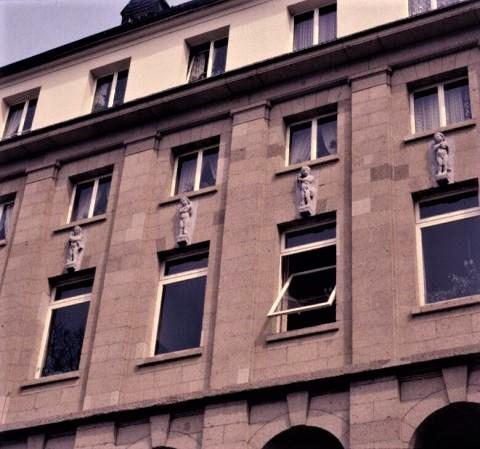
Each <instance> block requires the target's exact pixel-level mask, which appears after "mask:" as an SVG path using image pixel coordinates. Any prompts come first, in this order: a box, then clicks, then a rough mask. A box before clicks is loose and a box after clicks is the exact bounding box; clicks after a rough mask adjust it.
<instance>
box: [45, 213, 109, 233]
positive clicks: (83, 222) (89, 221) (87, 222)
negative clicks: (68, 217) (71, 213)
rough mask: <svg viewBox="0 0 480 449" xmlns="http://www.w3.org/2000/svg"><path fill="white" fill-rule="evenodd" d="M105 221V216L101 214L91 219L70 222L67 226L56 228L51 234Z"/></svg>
mask: <svg viewBox="0 0 480 449" xmlns="http://www.w3.org/2000/svg"><path fill="white" fill-rule="evenodd" d="M106 219H107V214H101V215H96V216H95V217H91V218H84V219H83V220H77V221H72V222H71V223H67V224H64V225H61V226H58V227H56V228H55V229H54V230H53V233H54V234H56V233H57V232H63V231H68V230H70V229H73V228H74V227H75V226H88V225H91V224H93V223H98V222H100V221H106Z"/></svg>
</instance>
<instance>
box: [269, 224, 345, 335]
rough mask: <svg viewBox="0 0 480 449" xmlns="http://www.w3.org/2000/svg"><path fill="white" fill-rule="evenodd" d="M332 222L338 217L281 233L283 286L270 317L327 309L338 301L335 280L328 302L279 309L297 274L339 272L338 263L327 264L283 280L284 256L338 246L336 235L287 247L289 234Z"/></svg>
mask: <svg viewBox="0 0 480 449" xmlns="http://www.w3.org/2000/svg"><path fill="white" fill-rule="evenodd" d="M331 223H334V224H335V226H336V219H331V220H325V221H322V222H320V223H315V224H313V225H311V224H310V225H305V226H300V227H296V228H294V229H289V230H288V231H285V232H283V233H282V235H281V250H280V266H279V285H280V286H281V287H280V291H279V293H278V295H277V297H276V298H275V301H274V302H273V304H272V306H271V307H270V310H269V311H268V313H267V317H268V318H274V317H280V318H281V317H284V316H287V315H290V314H292V313H298V312H306V311H309V310H316V309H325V308H327V307H331V306H332V305H333V304H334V303H335V301H336V291H337V286H336V282H335V288H334V289H333V290H332V292H331V293H330V296H329V298H328V301H326V302H322V303H318V304H312V305H309V306H303V307H296V308H294V309H288V310H277V309H278V307H279V306H280V305H281V302H282V299H283V296H284V294H285V292H286V291H287V289H288V287H289V286H290V283H291V281H292V279H293V278H294V277H295V276H298V275H304V274H309V273H314V272H318V271H326V270H329V269H332V268H335V273H336V272H337V264H335V265H328V266H325V267H323V266H322V267H320V268H315V269H313V270H307V271H302V272H300V273H294V274H292V275H290V276H289V278H288V279H287V280H286V281H285V283H284V284H282V282H283V279H282V277H283V276H282V275H283V273H282V266H283V258H284V257H285V256H290V255H292V254H299V253H305V252H308V251H312V250H316V249H319V248H327V247H329V246H334V247H336V245H337V238H336V237H335V238H333V239H326V240H320V241H317V242H313V243H308V244H305V245H299V246H295V247H293V248H285V241H286V236H287V234H289V233H291V232H298V231H302V230H307V229H310V228H315V227H317V226H322V225H326V224H331ZM281 321H285V320H281ZM278 324H279V325H280V326H281V327H286V321H285V322H284V323H282V322H279V323H278Z"/></svg>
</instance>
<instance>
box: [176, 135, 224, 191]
mask: <svg viewBox="0 0 480 449" xmlns="http://www.w3.org/2000/svg"><path fill="white" fill-rule="evenodd" d="M215 149H216V150H217V152H218V159H217V171H216V173H215V175H216V176H215V184H214V185H213V186H215V185H216V184H217V175H218V160H219V159H220V145H218V144H217V145H209V146H206V147H202V148H199V149H196V150H192V151H187V152H185V153H183V152H182V153H179V154H177V155H175V162H174V165H173V179H172V188H171V191H170V196H176V195H182V194H188V193H190V192H198V191H199V190H200V182H201V178H202V165H203V153H204V152H205V151H209V150H215ZM192 154H197V162H196V166H195V179H194V184H193V190H189V191H188V192H179V193H176V190H177V182H178V180H177V177H178V163H179V160H180V158H182V157H185V156H190V155H192ZM213 186H209V187H213ZM202 188H208V187H202Z"/></svg>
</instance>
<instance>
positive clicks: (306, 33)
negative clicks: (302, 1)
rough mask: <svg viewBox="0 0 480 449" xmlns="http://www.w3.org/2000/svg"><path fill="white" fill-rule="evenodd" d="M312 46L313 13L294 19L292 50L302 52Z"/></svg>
mask: <svg viewBox="0 0 480 449" xmlns="http://www.w3.org/2000/svg"><path fill="white" fill-rule="evenodd" d="M312 45H313V13H308V14H302V15H301V16H297V17H295V29H294V37H293V49H294V50H302V49H303V48H308V47H311V46H312Z"/></svg>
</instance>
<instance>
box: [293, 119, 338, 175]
mask: <svg viewBox="0 0 480 449" xmlns="http://www.w3.org/2000/svg"><path fill="white" fill-rule="evenodd" d="M336 153H337V115H336V114H333V115H332V114H330V115H325V116H322V117H317V118H314V119H313V120H308V121H305V122H300V123H294V124H292V125H290V126H289V127H288V132H287V158H286V161H288V163H287V165H291V164H298V163H300V162H304V161H309V160H314V159H318V158H321V157H324V156H329V155H331V154H336Z"/></svg>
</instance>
